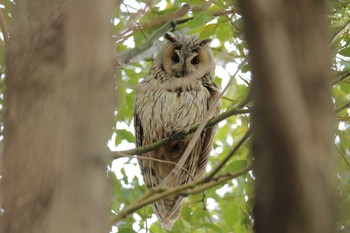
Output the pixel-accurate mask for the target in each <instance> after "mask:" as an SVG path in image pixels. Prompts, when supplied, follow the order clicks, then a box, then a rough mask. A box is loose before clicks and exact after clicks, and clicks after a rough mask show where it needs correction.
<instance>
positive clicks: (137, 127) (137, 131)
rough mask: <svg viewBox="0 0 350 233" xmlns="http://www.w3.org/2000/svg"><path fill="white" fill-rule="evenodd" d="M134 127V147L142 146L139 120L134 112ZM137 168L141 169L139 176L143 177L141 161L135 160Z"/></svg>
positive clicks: (141, 130) (141, 131)
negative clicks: (137, 164)
mask: <svg viewBox="0 0 350 233" xmlns="http://www.w3.org/2000/svg"><path fill="white" fill-rule="evenodd" d="M134 127H135V138H136V146H137V147H139V146H142V142H143V129H142V125H141V121H140V118H139V117H138V115H137V113H136V111H135V113H134ZM137 160H138V163H139V166H140V168H141V174H142V175H144V168H143V164H142V161H141V159H137Z"/></svg>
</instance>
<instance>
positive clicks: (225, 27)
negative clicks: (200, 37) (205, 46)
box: [216, 22, 232, 43]
mask: <svg viewBox="0 0 350 233" xmlns="http://www.w3.org/2000/svg"><path fill="white" fill-rule="evenodd" d="M216 35H217V37H218V39H219V40H220V42H221V43H224V42H225V41H226V40H227V38H228V37H231V36H232V28H231V25H230V24H229V23H227V22H225V23H220V24H219V27H218V29H217V33H216Z"/></svg>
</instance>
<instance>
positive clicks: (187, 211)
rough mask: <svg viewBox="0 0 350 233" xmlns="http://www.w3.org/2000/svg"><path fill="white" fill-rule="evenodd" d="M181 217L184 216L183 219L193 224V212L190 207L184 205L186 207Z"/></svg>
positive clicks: (183, 208)
mask: <svg viewBox="0 0 350 233" xmlns="http://www.w3.org/2000/svg"><path fill="white" fill-rule="evenodd" d="M181 216H182V217H183V219H185V220H186V221H187V222H191V217H192V210H191V208H190V207H188V206H187V205H184V206H183V207H182V211H181Z"/></svg>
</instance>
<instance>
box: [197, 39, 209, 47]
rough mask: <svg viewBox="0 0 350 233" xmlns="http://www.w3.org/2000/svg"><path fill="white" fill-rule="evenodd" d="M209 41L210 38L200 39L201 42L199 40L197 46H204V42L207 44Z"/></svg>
mask: <svg viewBox="0 0 350 233" xmlns="http://www.w3.org/2000/svg"><path fill="white" fill-rule="evenodd" d="M210 42H211V39H205V40H202V41H201V42H199V46H201V47H202V46H204V45H206V44H208V43H210Z"/></svg>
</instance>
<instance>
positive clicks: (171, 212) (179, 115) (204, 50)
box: [134, 32, 221, 229]
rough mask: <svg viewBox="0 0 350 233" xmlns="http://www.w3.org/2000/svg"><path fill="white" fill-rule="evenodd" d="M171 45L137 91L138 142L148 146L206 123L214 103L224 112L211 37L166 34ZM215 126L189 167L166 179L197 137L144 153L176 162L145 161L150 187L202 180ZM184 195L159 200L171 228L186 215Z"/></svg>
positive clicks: (165, 223)
mask: <svg viewBox="0 0 350 233" xmlns="http://www.w3.org/2000/svg"><path fill="white" fill-rule="evenodd" d="M164 38H165V44H164V46H163V48H162V49H161V51H160V52H159V53H158V54H157V56H156V57H155V59H154V62H153V66H152V68H151V70H150V72H149V74H148V75H147V76H146V77H145V78H144V80H143V81H142V82H141V83H140V84H139V87H138V90H137V93H136V102H135V111H134V122H135V131H136V145H137V146H142V145H147V144H150V143H153V142H156V141H159V140H160V139H162V138H164V137H167V136H171V135H173V134H174V133H177V132H180V131H183V130H186V129H188V128H189V127H190V126H192V125H194V124H196V123H200V122H201V121H202V119H203V117H204V116H205V115H206V114H207V112H208V110H209V107H210V106H211V105H213V104H215V105H216V106H215V107H214V111H213V113H212V115H211V117H215V116H216V115H218V114H219V112H220V108H221V102H220V101H215V100H216V99H217V96H218V95H219V93H220V88H219V87H218V86H217V85H216V84H215V83H214V82H213V79H214V77H215V75H214V71H215V64H214V57H213V54H212V51H211V48H210V46H209V43H210V41H211V40H210V39H205V40H199V39H198V37H196V36H186V35H181V34H174V33H170V32H168V33H166V34H165V35H164ZM213 136H214V129H213V128H209V129H206V130H204V131H203V132H202V133H201V136H200V137H199V139H198V140H197V142H196V144H195V146H194V147H193V150H192V151H191V153H190V155H189V157H188V159H187V161H186V162H185V165H184V167H183V169H181V170H180V171H179V172H178V174H176V175H174V176H172V177H170V178H169V179H166V180H165V181H164V182H163V180H164V178H165V177H166V176H167V175H168V174H170V173H171V171H172V169H174V167H175V165H174V164H175V163H177V162H178V161H179V159H180V158H181V155H182V154H183V152H184V150H185V149H186V146H187V145H188V143H189V141H190V140H191V138H192V136H191V135H188V136H187V137H186V138H184V139H182V140H180V141H175V142H172V143H171V144H169V145H166V146H163V147H160V148H158V149H156V150H153V151H151V152H147V153H144V154H142V156H143V157H149V158H154V159H157V160H165V161H170V162H171V163H161V162H158V161H155V160H151V159H139V165H140V167H141V173H142V175H143V178H144V181H145V183H146V185H147V188H152V187H155V186H157V185H159V184H161V185H164V186H166V187H176V186H179V185H182V184H185V183H188V182H190V181H192V180H196V179H201V178H202V177H203V175H204V172H205V169H206V165H207V162H208V157H209V152H210V150H211V147H212V141H213ZM181 200H182V197H181V196H176V195H172V196H168V197H166V198H164V199H162V200H160V201H157V202H155V203H154V204H153V209H154V212H155V213H156V215H157V217H158V219H159V220H160V223H161V224H162V226H163V227H164V228H165V229H171V228H172V226H173V224H174V222H175V221H176V220H177V218H178V217H179V215H180V210H181Z"/></svg>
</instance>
